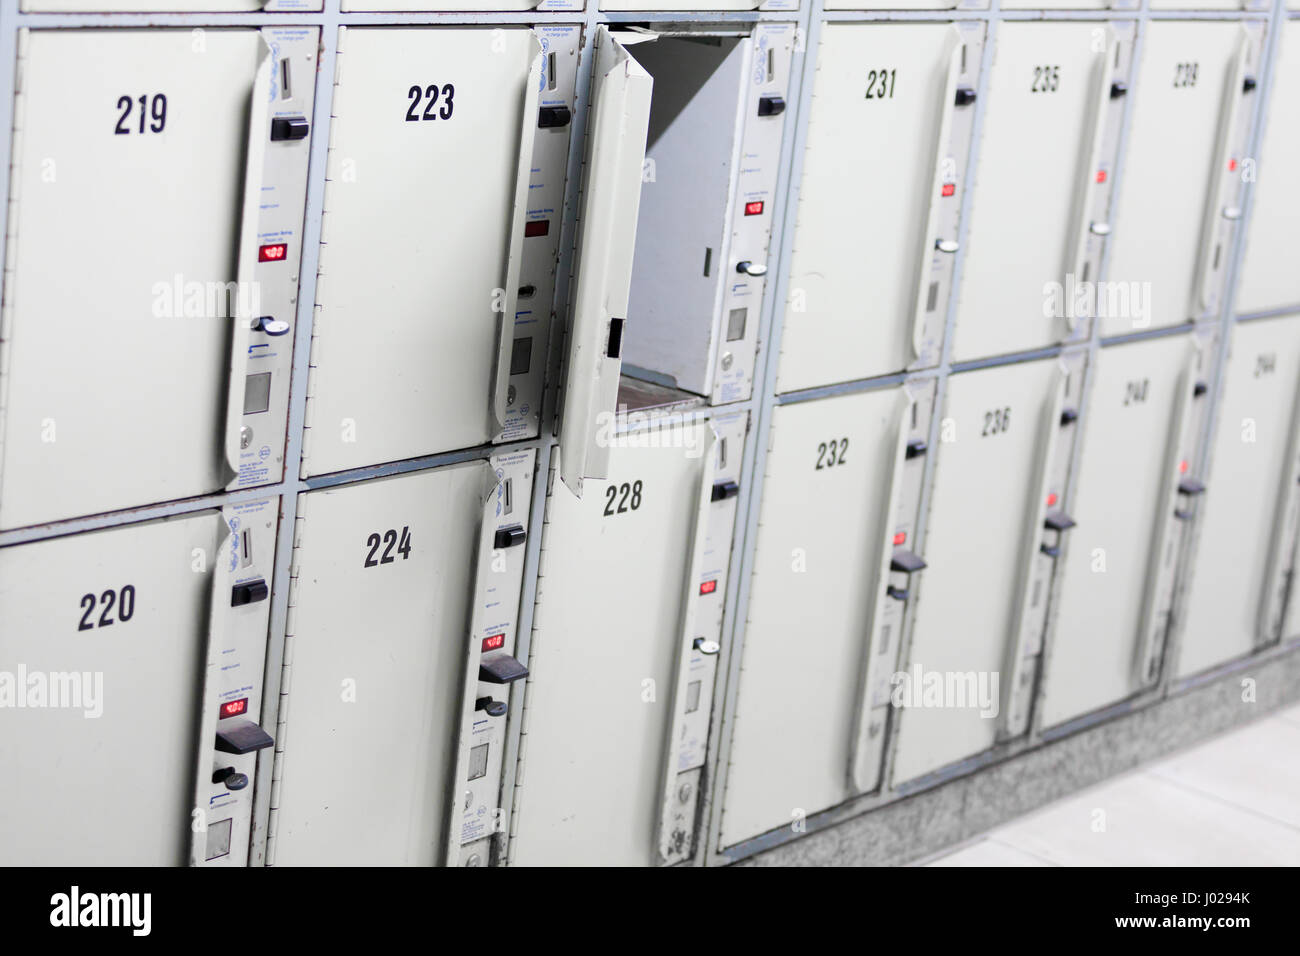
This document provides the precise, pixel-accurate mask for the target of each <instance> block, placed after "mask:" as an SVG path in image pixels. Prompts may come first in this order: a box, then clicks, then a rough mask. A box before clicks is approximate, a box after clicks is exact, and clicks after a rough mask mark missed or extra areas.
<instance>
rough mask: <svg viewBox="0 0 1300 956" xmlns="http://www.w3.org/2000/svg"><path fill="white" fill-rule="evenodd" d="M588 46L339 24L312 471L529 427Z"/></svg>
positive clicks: (547, 33)
mask: <svg viewBox="0 0 1300 956" xmlns="http://www.w3.org/2000/svg"><path fill="white" fill-rule="evenodd" d="M577 43H578V28H577V27H576V26H566V27H561V28H558V29H551V28H547V29H545V30H541V29H539V30H538V31H533V30H530V29H528V28H526V27H499V28H492V29H488V28H473V27H462V28H439V27H410V28H389V27H376V28H368V27H345V28H342V29H341V31H340V34H339V56H338V66H337V72H336V76H335V95H334V106H333V113H334V118H333V128H332V129H331V140H330V145H331V149H330V161H329V168H330V172H329V180H330V181H329V184H328V186H327V190H326V199H325V214H324V219H323V223H322V236H321V262H320V279H319V283H318V287H317V310H316V324H315V328H314V334H313V341H312V371H311V384H310V389H309V395H310V398H309V403H308V409H307V416H308V419H307V420H308V425H309V428H308V431H307V433H306V435H305V438H304V450H303V457H304V468H303V471H304V474H305V475H319V474H323V473H327V472H334V471H340V470H343V469H346V468H353V467H359V466H364V465H369V464H375V463H378V462H387V461H396V460H400V459H405V458H414V457H418V456H420V455H428V454H433V453H437V452H442V451H448V450H451V449H455V448H463V447H468V446H472V445H479V444H483V443H485V442H488V441H495V440H502V439H506V440H512V439H520V438H526V437H528V436H530V435H535V434H536V433H537V428H538V421H539V417H540V414H541V407H540V406H541V392H542V377H543V374H544V371H545V364H546V363H545V351H546V342H547V339H548V335H549V328H550V301H551V298H552V292H553V289H554V272H555V259H556V252H557V250H558V242H559V235H558V234H559V228H560V226H559V220H558V209H559V208H560V207H561V206H562V205H563V193H564V171H565V162H566V159H567V155H568V139H569V134H570V127H569V123H568V120H569V116H570V104H571V103H572V91H573V83H574V76H575V71H576V60H577V56H576V52H577ZM544 47H545V48H546V49H545V51H544V49H543V48H544ZM552 82H554V84H555V87H554V89H552V88H551V84H552ZM560 119H562V122H560ZM544 122H545V123H547V124H548V125H546V126H542V125H541V124H542V123H544ZM530 168H533V171H532V172H531V174H530V171H529V170H530ZM524 293H527V294H526V295H525V294H524Z"/></svg>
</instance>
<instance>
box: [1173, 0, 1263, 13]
mask: <svg viewBox="0 0 1300 956" xmlns="http://www.w3.org/2000/svg"><path fill="white" fill-rule="evenodd" d="M1270 7H1272V4H1271V3H1270V2H1269V0H1151V5H1150V8H1151V9H1152V10H1218V11H1222V12H1229V11H1233V10H1268V9H1269V8H1270Z"/></svg>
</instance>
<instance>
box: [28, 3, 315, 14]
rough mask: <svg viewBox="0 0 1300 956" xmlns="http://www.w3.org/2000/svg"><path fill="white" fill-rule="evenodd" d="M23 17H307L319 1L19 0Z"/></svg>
mask: <svg viewBox="0 0 1300 956" xmlns="http://www.w3.org/2000/svg"><path fill="white" fill-rule="evenodd" d="M19 9H21V10H22V12H23V13H152V12H154V11H160V12H165V13H172V12H175V13H207V12H209V11H211V12H214V13H307V12H310V11H316V10H320V9H321V0H21V2H20V4H19Z"/></svg>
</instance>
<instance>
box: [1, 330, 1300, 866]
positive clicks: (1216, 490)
mask: <svg viewBox="0 0 1300 956" xmlns="http://www.w3.org/2000/svg"><path fill="white" fill-rule="evenodd" d="M1218 348H1219V342H1218V333H1217V332H1216V331H1214V330H1212V329H1208V328H1207V329H1202V330H1199V331H1191V332H1178V333H1174V334H1167V335H1161V336H1156V337H1153V338H1147V339H1142V340H1138V341H1133V342H1125V343H1120V344H1115V345H1111V346H1106V347H1104V348H1102V349H1101V350H1100V351H1099V352H1098V353H1096V358H1095V362H1096V368H1095V369H1094V371H1093V376H1092V384H1091V386H1090V393H1089V394H1088V395H1084V394H1082V392H1081V384H1082V380H1083V379H1082V373H1083V370H1084V365H1085V362H1086V361H1087V356H1088V352H1087V351H1086V350H1081V351H1069V352H1066V353H1064V354H1063V355H1062V356H1060V357H1056V358H1048V359H1042V360H1037V361H1031V362H1025V363H1018V364H1012V365H1005V366H1001V367H994V368H985V369H979V370H974V371H968V372H961V373H957V374H955V375H953V376H952V377H951V378H950V379H948V383H947V394H946V398H945V400H944V404H943V407H942V408H936V407H935V389H934V383H933V382H929V383H912V384H910V385H897V386H890V387H884V388H877V389H868V390H864V391H858V392H852V393H848V394H843V395H838V396H834V397H828V398H821V399H816V400H810V401H805V402H798V403H793V404H788V405H782V406H780V407H778V408H777V409H776V411H775V416H774V419H773V426H772V429H771V433H770V435H769V436H768V442H769V449H768V454H767V458H766V461H767V465H766V469H765V472H766V473H765V478H764V481H763V485H762V495H761V501H760V502H759V503H758V507H759V523H758V534H757V539H756V542H755V548H756V552H755V558H754V565H753V575H752V580H751V581H750V600H749V604H748V608H747V622H746V626H745V628H744V629H743V632H742V636H743V644H742V645H741V646H740V647H739V649H738V650H737V651H735V653H739V654H740V661H739V664H740V666H739V669H738V674H739V678H738V685H737V688H736V704H735V709H734V714H733V715H732V720H731V721H730V723H729V727H730V729H731V734H730V740H729V741H723V742H722V743H723V746H724V748H726V746H727V745H728V744H729V750H727V753H728V757H727V759H726V761H725V765H724V768H723V769H725V778H719V779H717V780H715V779H713V778H712V777H711V775H710V773H709V770H708V767H707V761H706V758H707V756H708V752H709V747H708V744H709V738H710V734H711V732H713V729H714V728H716V727H717V726H718V722H717V717H718V716H719V714H717V713H716V710H717V709H718V706H719V705H718V703H717V702H718V701H720V700H721V699H722V694H721V683H722V682H721V681H720V679H719V675H720V674H721V673H723V671H722V670H721V669H720V663H721V664H722V665H723V666H725V661H721V662H720V658H721V657H723V656H724V655H722V654H721V653H720V652H721V650H722V642H721V638H722V619H723V606H724V600H725V598H726V594H727V591H728V579H729V570H730V562H731V560H732V540H733V536H734V529H735V523H736V519H737V508H736V505H737V501H738V496H737V490H738V480H739V477H740V474H741V472H740V464H739V463H740V461H741V460H742V458H743V457H744V447H745V443H746V441H753V440H755V439H754V436H753V435H752V434H747V433H748V431H749V428H748V426H749V422H748V417H747V415H746V414H744V413H741V414H734V413H733V414H723V413H719V414H716V415H714V416H713V417H712V418H711V419H709V420H704V419H701V418H698V417H695V416H693V415H691V414H689V413H684V412H681V411H676V412H669V413H665V414H664V415H663V416H662V417H658V418H655V417H651V418H650V419H648V421H647V422H646V423H644V424H643V425H642V426H641V427H640V428H635V429H632V430H629V431H627V432H624V433H621V434H620V435H618V436H616V440H614V441H613V442H612V443H611V444H612V447H611V449H610V454H609V467H608V476H607V478H606V479H605V480H604V481H602V482H601V483H600V484H599V486H598V487H597V486H595V485H594V483H591V482H589V483H588V493H587V494H586V495H585V496H583V497H582V498H578V497H577V496H575V495H573V494H572V493H571V492H570V491H569V490H568V489H567V488H565V487H564V485H563V483H562V482H561V481H558V480H556V472H557V471H559V470H560V469H561V468H562V465H563V454H564V452H563V449H562V448H554V449H553V450H552V452H551V454H550V455H549V462H548V461H547V455H546V454H545V449H543V452H542V453H541V454H540V457H539V452H538V451H537V450H535V449H531V448H530V449H521V450H516V451H508V450H503V451H502V452H501V453H500V454H498V455H497V456H495V457H493V458H492V459H491V460H490V461H476V462H469V463H463V464H457V465H450V466H444V467H439V468H433V469H428V470H424V471H417V472H412V473H406V474H401V475H395V476H388V477H383V478H376V479H371V480H368V481H362V482H354V483H348V484H342V485H337V486H332V487H327V488H321V489H317V490H313V491H308V492H306V493H303V494H301V495H300V496H299V500H298V505H297V510H296V517H295V519H294V521H293V526H292V528H289V527H283V526H281V522H280V520H279V514H278V509H277V501H276V499H270V500H255V501H248V502H240V503H231V504H228V505H226V506H225V507H224V508H223V509H221V510H220V511H216V510H211V511H203V512H199V513H192V514H186V515H181V516H176V517H172V518H167V519H161V520H156V521H152V522H145V523H140V524H129V525H124V526H119V527H116V528H112V529H106V530H101V531H96V532H90V533H83V534H77V535H70V536H65V537H61V538H56V539H51V540H46V541H39V542H34V543H30V544H23V545H17V546H13V547H9V548H6V549H4V550H2V551H0V633H2V634H3V635H4V649H5V652H6V663H7V664H8V665H10V666H12V665H13V664H14V662H17V665H18V666H19V667H20V669H21V673H20V674H19V677H20V678H27V677H28V676H29V675H31V676H32V677H36V675H41V676H40V677H39V679H38V680H37V683H36V685H33V684H31V683H26V684H25V683H23V682H21V680H20V682H19V684H18V685H17V686H18V687H20V688H23V690H20V691H19V695H20V697H21V695H22V694H23V693H25V694H26V696H25V698H23V700H24V703H23V704H15V703H14V701H8V702H7V704H8V706H10V707H16V708H17V709H11V710H7V711H6V716H5V722H6V733H5V735H4V737H3V738H2V739H0V754H2V755H3V757H4V762H5V765H6V766H8V767H9V768H10V769H11V771H13V772H10V773H6V774H5V775H4V776H3V778H0V806H3V807H4V808H5V811H6V812H5V814H4V815H3V817H0V858H3V859H5V860H6V861H9V862H18V861H30V862H41V863H53V862H82V863H84V862H114V863H178V862H183V861H185V860H186V859H189V860H190V861H191V862H194V863H198V864H202V863H218V864H235V865H240V864H244V863H246V862H247V861H248V859H249V856H248V852H249V851H248V848H249V837H250V828H251V826H252V820H253V815H254V803H253V794H254V792H255V788H254V787H253V786H251V785H250V781H251V780H254V779H255V778H256V777H257V775H258V774H259V773H260V774H267V773H271V774H272V775H273V776H272V780H271V783H270V798H269V829H268V831H267V834H266V835H267V840H266V849H265V857H264V859H265V860H266V861H267V862H271V863H275V864H317V863H320V864H327V863H335V864H337V863H409V864H430V863H441V862H445V863H451V864H471V865H472V864H475V863H483V864H487V863H488V862H491V861H497V862H500V861H501V860H502V859H503V858H504V859H509V860H510V861H512V862H516V863H520V864H531V863H546V864H555V863H596V864H629V865H630V864H638V865H641V864H645V865H651V864H662V863H672V862H679V861H682V860H687V859H691V858H692V857H693V856H694V855H695V854H696V853H697V852H698V850H699V848H700V844H701V842H702V840H703V838H704V834H705V832H706V829H705V828H706V826H707V824H708V820H707V819H706V818H705V817H704V815H703V814H702V812H701V804H700V798H701V793H702V791H704V790H705V789H706V788H708V787H713V788H715V789H714V791H713V805H714V813H715V814H718V815H719V819H720V825H721V826H720V834H719V838H718V839H719V843H718V846H719V847H721V848H725V847H729V846H734V845H736V844H738V843H740V842H743V841H745V840H747V839H750V838H752V837H755V836H758V835H760V834H762V833H764V832H766V831H770V830H774V829H778V828H781V827H783V826H788V825H789V824H790V823H791V821H792V819H797V818H799V817H800V815H804V814H814V813H817V812H819V811H821V810H824V809H827V808H830V807H833V806H835V805H837V804H840V803H842V802H843V801H845V800H848V799H850V798H852V797H854V796H855V795H858V794H866V793H871V792H874V791H877V790H879V789H880V788H881V787H882V784H883V785H885V786H886V788H897V787H898V786H900V785H908V784H913V783H915V782H917V781H925V780H926V779H927V778H933V777H934V775H935V774H936V773H937V772H938V773H940V774H941V773H942V772H943V771H945V769H947V768H951V767H953V766H954V765H956V764H958V763H960V762H961V761H963V760H967V759H968V758H972V757H976V756H978V755H979V754H981V753H983V752H986V751H988V750H989V749H990V748H992V747H994V746H996V745H999V744H1001V743H1004V742H1007V741H1014V740H1017V739H1022V738H1024V736H1025V735H1026V733H1027V732H1028V731H1029V730H1030V729H1031V726H1033V727H1034V728H1037V729H1039V730H1041V729H1044V728H1052V727H1058V726H1062V725H1064V724H1067V723H1069V722H1070V721H1072V720H1075V719H1076V718H1079V717H1080V716H1083V715H1087V714H1092V713H1095V712H1097V711H1098V710H1100V709H1103V708H1106V707H1108V706H1109V705H1112V704H1115V703H1117V702H1119V701H1123V700H1126V699H1130V698H1133V697H1135V696H1137V695H1141V694H1143V693H1144V692H1146V691H1149V690H1150V689H1152V688H1153V687H1154V686H1155V685H1156V682H1157V681H1158V680H1159V678H1160V676H1161V674H1162V673H1163V672H1165V671H1168V672H1169V673H1172V674H1173V675H1175V676H1176V677H1179V678H1181V677H1186V676H1189V675H1193V674H1197V673H1201V672H1204V671H1205V670H1207V669H1208V668H1212V667H1214V666H1216V665H1219V664H1222V663H1224V662H1226V661H1230V660H1233V659H1236V658H1240V657H1242V656H1245V655H1249V654H1251V653H1252V652H1255V651H1257V650H1260V649H1264V648H1266V647H1268V646H1270V645H1274V644H1276V643H1278V642H1279V640H1280V639H1281V638H1283V637H1284V636H1294V635H1296V634H1300V620H1297V619H1296V614H1297V611H1296V608H1295V604H1294V602H1289V601H1288V598H1289V597H1290V596H1291V594H1290V582H1291V580H1292V578H1293V572H1294V565H1295V559H1296V540H1297V526H1298V524H1300V522H1298V517H1300V500H1298V495H1300V485H1298V484H1297V483H1298V482H1300V417H1298V416H1300V400H1298V398H1297V396H1300V314H1293V315H1289V316H1284V317H1277V318H1264V319H1256V320H1251V321H1247V322H1243V323H1239V324H1238V325H1236V327H1235V328H1234V330H1233V336H1232V341H1231V345H1230V348H1231V354H1230V357H1229V359H1228V361H1227V364H1226V369H1227V371H1226V375H1225V377H1224V384H1223V396H1222V401H1221V407H1220V411H1219V415H1218V426H1217V429H1216V430H1214V431H1213V434H1214V435H1215V437H1213V439H1212V441H1213V454H1212V455H1211V456H1210V462H1211V463H1210V466H1209V469H1208V472H1207V473H1206V474H1198V468H1197V466H1196V464H1195V463H1196V462H1197V461H1198V460H1199V459H1200V449H1199V448H1198V441H1199V440H1201V436H1202V434H1203V433H1204V425H1205V422H1206V420H1205V416H1206V414H1207V410H1208V408H1209V405H1210V402H1211V401H1212V399H1211V397H1210V392H1209V390H1208V388H1207V386H1206V376H1207V375H1209V374H1210V371H1211V369H1212V367H1213V365H1214V359H1215V355H1216V354H1217V350H1218ZM624 397H625V398H628V399H629V400H635V397H636V396H635V389H634V388H629V389H628V390H627V391H625V393H624ZM935 415H937V416H938V426H939V427H938V433H939V435H940V440H939V442H938V444H937V446H935V447H933V448H931V447H929V446H928V444H927V436H928V435H929V434H930V430H931V421H932V418H933V417H934V416H935ZM556 456H558V461H557V458H556ZM930 456H934V457H935V458H936V462H935V468H934V477H933V486H932V488H931V491H930V495H929V502H930V504H929V513H928V518H927V522H926V524H927V530H926V531H925V534H924V538H923V540H921V541H919V542H918V541H917V540H916V529H917V523H918V519H919V517H920V516H919V514H918V510H919V508H920V501H921V485H922V482H923V476H924V474H925V468H924V464H925V461H926V459H927V458H929V457H930ZM538 467H549V469H550V480H549V482H548V483H547V486H546V487H547V494H546V496H545V499H544V504H543V507H544V509H545V514H544V519H543V521H542V522H541V524H540V527H541V529H542V530H541V542H540V548H541V552H540V564H539V568H538V576H537V587H536V599H535V607H534V608H533V609H532V615H531V628H530V633H529V635H528V637H527V640H526V641H525V640H524V639H523V637H522V635H521V634H520V633H519V620H520V613H521V607H520V602H521V594H522V593H523V592H522V588H523V567H524V561H523V557H524V553H525V548H526V545H527V539H528V536H529V529H531V528H536V527H538V523H537V522H533V521H531V520H530V512H531V508H532V502H531V500H530V495H529V489H530V488H531V487H532V483H533V475H534V473H535V469H536V468H538ZM277 534H280V535H283V534H292V535H293V561H292V565H291V571H290V581H289V582H288V587H289V616H288V622H287V626H286V632H287V634H286V638H285V649H284V658H283V670H282V673H267V672H266V669H265V660H266V642H267V625H268V616H267V607H268V602H266V601H265V600H264V598H265V597H266V592H267V582H268V581H269V580H270V567H271V562H272V560H273V554H274V551H275V543H276V536H277ZM1194 539H1196V540H1195V541H1194ZM593 556H595V558H594V559H593ZM87 632H89V633H87ZM909 633H910V639H906V640H905V638H904V635H905V634H909ZM525 645H526V648H527V650H526V651H525V650H524V647H525ZM904 647H906V648H907V649H908V650H907V653H906V654H904V653H902V652H901V650H900V649H901V648H904ZM96 674H98V675H99V677H97V678H96V677H94V675H96ZM903 674H906V675H909V677H908V678H907V679H906V680H905V679H904V678H902V677H901V676H900V675H903ZM927 674H929V675H934V674H940V675H954V674H955V675H958V676H959V677H960V678H961V679H962V680H964V681H966V682H967V683H966V684H963V685H962V686H963V688H964V689H962V690H960V691H959V693H965V694H968V695H969V696H968V697H967V698H966V699H965V700H958V701H955V702H954V701H953V700H951V699H948V698H944V701H946V703H945V702H944V701H941V702H939V704H938V705H935V702H933V701H931V700H930V698H929V695H930V693H931V685H930V681H929V680H928V679H927V678H926V676H925V675H927ZM44 675H49V676H48V683H47V677H46V676H44ZM55 675H63V676H62V677H56V676H55ZM69 675H70V676H69ZM998 675H1000V677H998ZM267 681H271V682H276V681H278V682H279V687H280V705H279V713H278V726H277V727H273V728H264V727H262V726H261V724H260V723H259V721H261V712H262V700H263V690H264V685H265V683H266V682H267ZM909 681H914V682H915V683H914V685H913V684H909ZM990 681H992V683H991V684H990V683H989V682H990ZM37 685H39V686H40V687H41V688H42V690H41V691H40V695H39V697H38V696H34V695H35V693H36V692H35V691H33V690H32V689H31V688H32V687H33V686H37ZM13 686H14V685H13V684H12V682H11V685H10V694H11V695H12V694H13V693H14V690H13ZM900 686H901V687H903V688H905V689H904V690H902V691H900V689H899V688H900ZM907 687H913V688H914V689H912V690H910V691H909V690H906V688H907ZM900 693H901V694H903V697H902V699H899V698H898V695H899V694H900ZM56 703H61V704H62V706H61V707H59V709H54V710H51V709H49V708H50V707H53V706H54V705H55V704H56ZM516 710H517V711H518V712H519V713H517V714H516V713H515V711H516ZM88 717H89V718H93V719H87V718H88ZM509 720H514V721H517V722H518V729H519V731H520V735H519V737H518V746H517V750H512V748H511V746H510V744H509V735H508V733H507V727H508V726H510V724H509ZM268 730H272V731H274V732H273V733H268ZM196 740H197V745H196ZM270 748H274V752H275V760H274V765H273V769H272V764H271V762H270V761H269V760H267V759H264V760H263V762H262V763H261V764H259V763H258V762H257V754H258V752H259V751H260V750H267V751H268V753H269V752H270ZM196 767H197V769H196ZM123 773H127V775H128V776H129V778H130V781H131V784H130V786H111V787H108V786H106V787H100V788H97V790H96V792H95V797H94V800H93V801H92V802H91V803H90V804H88V803H87V801H86V799H85V793H86V790H85V787H86V782H87V781H90V780H110V779H118V778H120V777H121V776H122V774H123ZM261 783H262V787H263V788H265V786H266V781H265V779H263V780H262V781H261ZM503 787H504V788H505V789H506V792H505V794H504V795H503V794H502V793H501V791H502V788H503ZM503 808H504V809H503ZM496 834H502V836H501V837H500V839H499V840H498V841H497V842H496V844H495V849H494V843H493V839H492V838H493V836H494V835H496Z"/></svg>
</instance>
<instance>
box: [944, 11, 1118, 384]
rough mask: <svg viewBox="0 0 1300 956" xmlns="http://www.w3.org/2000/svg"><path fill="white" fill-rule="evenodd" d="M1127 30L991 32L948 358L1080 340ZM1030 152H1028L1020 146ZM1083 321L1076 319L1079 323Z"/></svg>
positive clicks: (1005, 27) (1091, 25)
mask: <svg viewBox="0 0 1300 956" xmlns="http://www.w3.org/2000/svg"><path fill="white" fill-rule="evenodd" d="M1133 36H1134V29H1133V26H1132V25H1131V24H1114V25H1112V24H1107V23H1102V22H1096V21H1093V22H1078V23H1070V22H1054V23H1026V22H1007V23H1003V24H1001V25H1000V26H999V27H998V31H997V39H996V44H997V48H996V50H995V52H994V58H993V69H992V75H991V76H990V78H989V88H988V93H987V96H988V106H987V112H986V114H985V118H984V126H983V133H982V139H981V145H980V150H979V164H978V168H977V171H976V174H975V195H974V203H973V206H972V212H971V222H970V230H969V232H968V233H967V237H966V248H967V250H968V251H967V256H966V264H965V266H964V268H963V271H962V279H961V291H960V294H959V298H958V306H957V324H956V330H955V332H954V339H953V353H952V357H953V359H954V360H955V361H966V360H969V359H977V358H986V357H988V356H991V355H1002V354H1006V353H1009V352H1019V351H1027V350H1029V349H1035V348H1043V347H1045V346H1048V345H1052V344H1054V343H1056V342H1060V341H1064V340H1066V339H1071V338H1086V336H1087V334H1088V329H1089V318H1090V311H1089V310H1088V309H1087V308H1086V304H1085V305H1084V307H1083V309H1079V308H1077V307H1076V300H1077V298H1078V296H1077V294H1076V290H1077V289H1079V288H1080V287H1082V286H1086V285H1087V284H1088V283H1091V282H1095V281H1096V279H1097V274H1098V271H1099V266H1100V260H1101V252H1102V243H1103V241H1104V238H1105V236H1106V234H1107V233H1108V231H1109V228H1108V226H1107V224H1106V206H1107V198H1108V197H1107V196H1105V195H1098V193H1102V192H1104V191H1107V190H1109V188H1110V187H1109V179H1110V173H1111V172H1113V168H1114V164H1113V160H1114V153H1115V150H1116V149H1117V146H1118V134H1119V124H1118V120H1119V119H1120V114H1121V112H1122V106H1123V100H1122V99H1119V98H1115V97H1113V96H1112V90H1113V89H1115V88H1116V86H1115V84H1117V83H1118V84H1119V88H1123V86H1124V85H1125V83H1126V81H1127V79H1128V72H1129V71H1128V62H1129V56H1130V52H1131V50H1132V47H1133ZM1027 144H1032V146H1027ZM1080 313H1082V314H1080Z"/></svg>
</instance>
